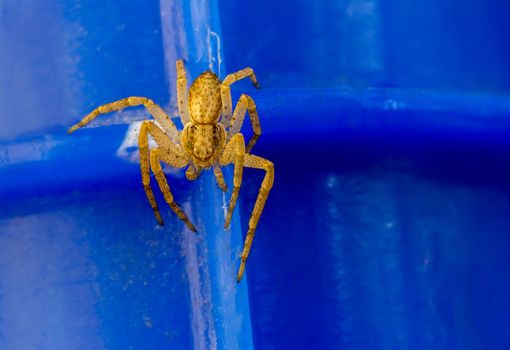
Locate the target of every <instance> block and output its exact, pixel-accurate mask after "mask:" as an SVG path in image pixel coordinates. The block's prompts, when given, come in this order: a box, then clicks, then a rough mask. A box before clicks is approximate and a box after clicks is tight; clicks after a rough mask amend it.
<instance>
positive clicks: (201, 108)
mask: <svg viewBox="0 0 510 350" xmlns="http://www.w3.org/2000/svg"><path fill="white" fill-rule="evenodd" d="M220 86H221V81H220V79H219V78H218V76H217V75H216V74H214V73H213V72H210V71H207V72H204V73H202V74H200V76H199V77H198V78H197V79H195V81H194V82H193V84H191V87H190V89H189V93H188V106H189V113H190V118H191V120H192V121H193V122H195V123H200V124H202V123H216V122H217V121H218V119H219V118H220V112H221V94H220Z"/></svg>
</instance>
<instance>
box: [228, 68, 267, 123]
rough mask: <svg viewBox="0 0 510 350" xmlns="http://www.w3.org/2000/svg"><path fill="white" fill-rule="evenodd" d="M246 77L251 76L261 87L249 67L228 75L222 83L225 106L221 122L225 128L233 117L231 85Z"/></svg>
mask: <svg viewBox="0 0 510 350" xmlns="http://www.w3.org/2000/svg"><path fill="white" fill-rule="evenodd" d="M244 78H250V80H251V82H252V83H253V85H254V86H255V87H256V88H257V89H258V88H259V87H260V85H259V82H258V81H257V77H256V76H255V73H254V72H253V69H251V68H249V67H248V68H244V69H241V70H240V71H237V72H235V73H231V74H229V75H227V76H226V77H225V79H223V82H222V83H221V102H222V106H223V111H222V114H223V117H222V119H221V123H222V124H223V126H224V127H225V128H227V127H228V126H229V124H230V119H231V118H232V95H231V93H230V85H232V84H233V83H235V82H236V81H238V80H241V79H244Z"/></svg>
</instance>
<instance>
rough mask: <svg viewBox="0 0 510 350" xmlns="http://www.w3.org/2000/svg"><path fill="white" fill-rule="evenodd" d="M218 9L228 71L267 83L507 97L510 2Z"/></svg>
mask: <svg viewBox="0 0 510 350" xmlns="http://www.w3.org/2000/svg"><path fill="white" fill-rule="evenodd" d="M219 4H220V15H221V17H222V33H223V39H224V40H223V42H224V45H223V47H224V52H225V56H226V57H225V61H226V63H227V67H228V68H229V69H230V70H234V69H239V68H243V67H245V66H252V67H254V68H255V69H256V72H257V73H258V75H259V77H260V78H261V83H262V84H263V86H270V87H279V88H285V87H289V86H294V87H304V86H306V87H311V86H315V87H332V86H351V87H352V86H359V87H366V86H368V87H374V86H385V87H388V86H389V87H400V88H427V89H456V90H483V91H496V92H507V91H509V90H510V63H509V62H510V61H509V60H508V59H507V58H508V57H509V55H510V47H509V45H508V44H507V38H508V32H509V30H510V24H509V23H510V3H509V2H508V1H504V0H492V1H478V0H468V1H457V0H450V1H441V0H433V1H430V0H429V1H427V0H415V1H407V2H406V1H397V0H390V1H387V0H384V1H382V0H325V1H307V0H298V1H282V0H262V1H256V2H254V1H251V2H245V1H220V2H219ZM262 28H263V29H262Z"/></svg>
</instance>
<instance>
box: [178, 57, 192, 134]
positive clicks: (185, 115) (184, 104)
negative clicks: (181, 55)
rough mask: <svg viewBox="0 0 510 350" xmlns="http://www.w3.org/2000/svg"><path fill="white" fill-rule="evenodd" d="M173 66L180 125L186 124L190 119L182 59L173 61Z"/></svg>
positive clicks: (186, 83)
mask: <svg viewBox="0 0 510 350" xmlns="http://www.w3.org/2000/svg"><path fill="white" fill-rule="evenodd" d="M175 66H176V68H177V107H178V108H179V115H180V116H181V122H182V125H186V124H187V123H189V121H190V117H189V110H188V82H187V77H186V70H184V62H183V61H182V60H178V61H177V62H175Z"/></svg>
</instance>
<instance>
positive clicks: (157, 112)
mask: <svg viewBox="0 0 510 350" xmlns="http://www.w3.org/2000/svg"><path fill="white" fill-rule="evenodd" d="M141 105H143V106H144V107H145V108H147V110H148V111H149V113H150V114H151V115H152V116H153V117H154V119H155V120H156V121H157V122H158V124H159V125H161V127H162V128H163V129H162V131H163V132H164V134H165V135H167V136H168V137H169V138H171V139H172V141H173V142H174V143H175V144H179V131H178V130H177V128H176V127H175V125H174V123H173V122H172V121H171V120H170V117H169V116H168V115H167V114H166V113H165V111H163V109H162V108H161V107H160V106H158V105H157V104H156V103H154V102H153V101H152V100H150V99H148V98H147V97H136V96H132V97H127V98H124V99H122V100H118V101H115V102H111V103H107V104H105V105H102V106H99V107H97V108H96V109H94V110H93V111H92V112H90V113H89V114H87V115H86V116H85V117H84V118H83V119H82V120H80V121H79V122H78V123H76V124H74V125H73V126H71V127H70V128H69V130H67V133H68V134H70V133H72V132H74V131H76V129H78V128H81V127H82V126H84V125H86V124H88V123H89V122H91V121H92V120H94V119H95V118H97V117H98V116H99V115H101V114H106V113H110V112H114V111H118V110H121V109H124V108H126V107H134V106H141Z"/></svg>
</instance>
